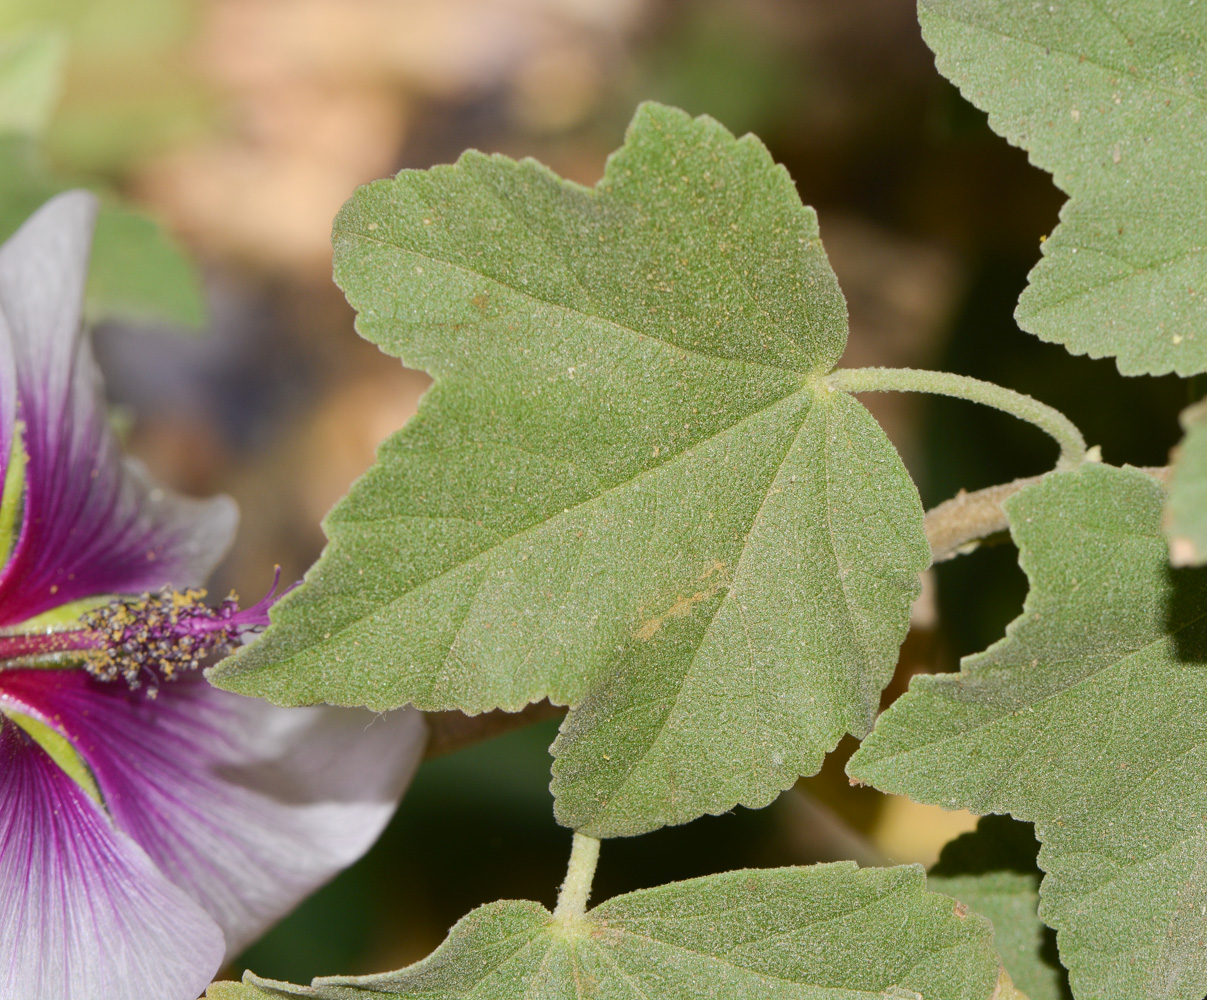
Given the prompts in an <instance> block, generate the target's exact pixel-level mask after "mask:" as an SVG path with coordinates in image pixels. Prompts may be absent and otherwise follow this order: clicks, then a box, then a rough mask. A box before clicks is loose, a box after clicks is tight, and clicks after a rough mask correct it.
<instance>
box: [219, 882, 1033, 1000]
mask: <svg viewBox="0 0 1207 1000" xmlns="http://www.w3.org/2000/svg"><path fill="white" fill-rule="evenodd" d="M247 980H248V984H247V985H244V986H235V985H234V984H224V985H223V986H222V987H221V988H220V991H219V992H215V991H214V990H213V989H212V988H211V992H210V994H209V995H210V997H211V998H215V1000H216V998H222V1000H243V998H260V997H279V996H302V997H319V998H324V1000H355V998H356V997H369V996H373V997H382V998H389V997H392V998H402V997H428V998H430V1000H456V998H469V997H490V998H491V1000H510V998H520V997H524V998H528V1000H543V998H554V997H573V996H580V997H581V996H588V995H589V996H599V997H614V998H624V997H634V998H641V997H649V998H653V997H657V998H659V1000H662V998H665V1000H679V998H683V1000H686V998H689V997H690V998H692V1000H695V998H699V997H727V998H735V1000H736V998H744V997H751V998H753V997H759V998H777V1000H823V998H827V1000H833V998H835V997H837V996H855V995H858V996H861V997H869V998H870V997H883V998H885V1000H890V998H892V1000H918V998H920V997H923V996H925V997H926V998H927V1000H946V998H953V1000H954V998H957V997H958V998H961V1000H973V998H985V1000H989V998H990V997H991V996H992V997H994V998H997V1000H1005V998H1006V997H1009V996H1014V995H1015V994H1014V993H1013V992H1011V991H1010V987H1009V979H1008V977H1005V976H1003V974H1002V972H1001V967H1000V965H999V962H998V959H997V956H996V955H995V954H994V951H993V948H992V946H991V944H990V932H989V926H988V923H987V922H986V921H985V920H983V919H981V918H979V917H977V916H974V915H966V914H964V913H962V912H958V911H957V910H955V909H954V908H953V906H952V901H951V899H949V898H947V897H946V896H939V895H936V894H934V893H930V892H927V891H926V889H925V878H924V876H923V874H922V870H921V869H920V868H916V867H909V868H870V869H864V870H862V871H861V870H860V869H858V868H856V867H855V865H854V864H853V863H852V862H840V863H839V864H833V865H817V866H814V867H811V868H781V869H771V870H767V869H764V870H747V871H735V872H727V873H725V874H723V875H712V876H709V877H707V878H700V879H692V880H690V881H687V882H678V883H675V884H673V885H665V886H660V887H659V888H656V889H645V890H641V891H639V892H633V893H629V894H627V895H623V896H616V897H614V898H613V899H610V900H608V901H607V902H605V903H603V904H601V905H600V906H597V907H596V908H595V909H593V910H590V911H589V912H588V913H587V914H586V916H584V917H578V918H572V919H570V920H559V919H558V918H556V917H554V916H553V915H552V914H551V913H549V911H548V910H546V909H544V908H543V907H541V906H540V905H539V904H537V903H529V902H519V901H513V900H509V901H504V902H498V903H490V904H488V905H486V906H483V907H481V908H479V909H477V910H475V911H474V912H473V913H471V914H469V916H467V917H465V918H464V919H462V920H461V921H460V922H459V923H458V924H457V925H456V926H455V927H454V928H453V929H452V931H450V932H449V936H448V939H447V940H446V941H445V942H444V944H442V945H441V946H440V947H439V948H438V949H437V950H436V951H435V952H434V953H433V954H432V955H430V956H429V957H428V958H426V959H424V960H423V961H422V962H419V963H417V964H415V965H412V966H410V967H409V968H406V969H402V970H400V971H399V972H394V973H387V974H385V975H380V976H360V977H354V978H347V977H332V978H324V979H316V980H315V981H314V984H313V985H312V986H309V987H306V986H291V985H289V984H287V983H274V982H268V981H265V980H259V979H257V978H256V977H254V976H251V975H249V976H248V977H247Z"/></svg>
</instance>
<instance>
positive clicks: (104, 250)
mask: <svg viewBox="0 0 1207 1000" xmlns="http://www.w3.org/2000/svg"><path fill="white" fill-rule="evenodd" d="M77 187H93V185H91V184H83V183H80V182H78V181H75V180H72V179H70V178H66V177H61V176H59V175H57V174H55V173H53V172H52V171H51V170H50V169H49V168H48V167H47V166H46V164H45V163H44V161H43V159H42V157H41V154H40V153H39V151H38V149H37V147H36V145H35V143H34V142H33V141H32V140H31V139H30V138H28V137H26V136H18V135H8V136H0V241H3V240H6V239H8V237H9V236H11V235H12V234H13V233H14V232H16V231H17V229H18V227H20V225H21V224H22V223H23V222H24V221H25V220H26V219H27V218H29V216H30V215H32V214H33V213H34V212H35V211H37V209H38V208H40V207H41V206H42V205H43V204H44V203H45V202H46V201H47V200H48V199H50V198H52V197H53V196H54V195H56V194H58V193H59V192H60V191H66V190H68V189H70V188H77ZM85 306H86V311H87V314H88V318H89V319H90V320H92V321H97V320H102V319H126V320H144V321H147V320H149V321H164V322H167V323H172V324H175V325H177V326H183V327H190V328H195V327H199V326H200V325H201V324H202V322H203V321H204V318H205V306H204V302H203V300H202V297H201V288H200V284H199V282H198V279H197V274H196V272H195V270H194V268H193V265H192V263H191V262H190V261H189V259H188V257H186V256H185V255H184V253H182V252H181V250H180V249H179V248H178V247H177V246H176V244H175V243H174V242H173V241H172V240H171V239H170V238H169V237H168V235H167V234H166V233H165V232H164V231H163V229H162V228H161V227H160V226H159V225H158V224H156V223H155V222H153V221H152V220H150V219H148V218H146V217H145V216H143V215H140V214H138V213H137V212H134V211H131V210H130V209H128V208H125V207H123V206H122V205H120V204H118V203H117V202H116V201H115V200H114V199H113V198H112V197H106V196H104V195H103V194H102V204H101V211H100V215H99V216H98V218H97V224H96V236H95V239H94V240H93V247H92V260H91V265H90V270H89V273H88V287H87V289H86V293H85Z"/></svg>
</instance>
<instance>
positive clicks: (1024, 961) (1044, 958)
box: [926, 816, 1069, 1000]
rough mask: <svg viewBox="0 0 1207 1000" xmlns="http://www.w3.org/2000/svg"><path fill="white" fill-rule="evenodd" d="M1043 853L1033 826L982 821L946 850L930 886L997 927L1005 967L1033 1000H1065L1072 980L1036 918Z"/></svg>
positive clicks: (997, 819) (997, 942) (928, 878)
mask: <svg viewBox="0 0 1207 1000" xmlns="http://www.w3.org/2000/svg"><path fill="white" fill-rule="evenodd" d="M1038 851H1039V844H1038V843H1036V840H1035V835H1034V833H1033V832H1032V829H1031V827H1030V825H1029V824H1027V823H1019V822H1017V821H1016V820H1012V819H1010V817H1008V816H983V817H982V818H981V821H980V822H979V823H978V824H977V828H976V830H975V831H974V832H973V833H965V834H963V835H961V836H959V837H957V838H956V839H955V840H953V841H952V842H951V843H949V844H948V845H947V846H946V847H944V848H943V853H942V854H941V855H940V856H939V861H938V863H937V864H936V865H935V866H934V868H932V869H931V870H930V872H929V873H928V874H927V876H926V885H927V887H928V888H929V889H931V890H932V891H934V892H941V893H943V894H944V895H947V896H954V897H955V898H956V899H958V900H959V901H960V902H961V903H963V904H964V905H965V906H967V907H969V908H970V909H972V910H975V911H976V912H977V913H979V914H980V915H981V916H983V917H988V918H989V919H990V921H992V923H993V932H994V935H993V943H994V947H995V948H996V949H997V953H998V954H999V955H1000V956H1001V959H1002V965H1004V966H1005V968H1006V971H1007V972H1008V973H1010V978H1011V979H1012V980H1013V981H1014V985H1015V986H1016V987H1017V988H1018V989H1020V990H1022V992H1023V993H1025V994H1026V995H1027V997H1028V998H1029V1000H1064V998H1065V997H1067V996H1068V995H1069V994H1068V991H1067V988H1066V986H1065V983H1066V978H1067V977H1066V975H1065V971H1064V969H1063V968H1061V966H1060V962H1059V960H1058V959H1057V957H1056V949H1055V946H1054V942H1053V947H1052V948H1051V949H1050V950H1049V947H1048V944H1049V942H1048V938H1047V934H1048V933H1050V932H1049V931H1048V930H1047V928H1046V927H1044V925H1043V922H1042V921H1041V920H1040V919H1039V914H1038V912H1037V909H1038V907H1039V880H1040V878H1041V876H1042V874H1043V873H1042V872H1041V871H1040V870H1039V868H1038V867H1037V866H1036V864H1035V855H1036V853H1037V852H1038Z"/></svg>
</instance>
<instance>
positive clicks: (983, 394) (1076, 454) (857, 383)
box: [826, 368, 1086, 469]
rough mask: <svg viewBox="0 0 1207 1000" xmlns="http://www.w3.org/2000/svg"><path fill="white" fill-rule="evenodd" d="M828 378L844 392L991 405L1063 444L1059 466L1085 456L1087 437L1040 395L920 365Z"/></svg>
mask: <svg viewBox="0 0 1207 1000" xmlns="http://www.w3.org/2000/svg"><path fill="white" fill-rule="evenodd" d="M826 381H827V382H828V383H829V384H830V385H831V386H833V387H834V388H835V389H841V390H843V391H844V392H929V393H934V394H936V395H939V396H955V397H956V398H958V399H967V400H970V401H971V402H974V403H981V404H982V405H984V406H992V407H993V408H994V409H995V410H1002V411H1003V412H1005V413H1009V414H1010V415H1011V416H1015V417H1018V418H1019V419H1020V420H1025V421H1027V423H1029V424H1034V425H1035V426H1036V427H1038V428H1039V429H1040V430H1041V431H1043V432H1044V433H1045V434H1048V435H1049V436H1050V437H1052V438H1054V439H1055V440H1056V443H1057V444H1059V445H1060V460H1059V462H1058V463H1057V465H1056V467H1057V468H1058V469H1071V468H1075V467H1076V466H1078V465H1080V464H1081V462H1082V461H1083V460H1084V459H1085V453H1086V445H1085V438H1084V437H1082V436H1081V431H1079V430H1078V429H1077V427H1076V426H1075V425H1074V424H1073V422H1072V421H1071V420H1069V418H1068V417H1066V416H1065V415H1064V414H1063V413H1061V412H1060V411H1059V410H1056V409H1053V408H1052V407H1051V406H1048V405H1047V404H1046V403H1041V402H1040V401H1039V400H1038V399H1032V398H1031V397H1030V396H1024V395H1023V394H1022V393H1021V392H1015V391H1014V390H1013V389H1005V388H1003V387H1002V386H1000V385H994V384H993V383H992V382H982V381H981V380H980V379H979V378H969V377H968V376H967V375H953V374H951V373H950V372H928V371H921V370H919V369H917V368H839V369H837V370H836V371H833V372H831V373H830V374H829V375H828V376H827V377H826Z"/></svg>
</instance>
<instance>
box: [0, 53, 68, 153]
mask: <svg viewBox="0 0 1207 1000" xmlns="http://www.w3.org/2000/svg"><path fill="white" fill-rule="evenodd" d="M66 56H67V45H66V40H65V39H64V38H63V36H62V35H60V34H57V33H55V32H50V31H47V32H30V33H27V34H23V35H16V36H11V37H7V38H5V37H0V136H3V135H7V134H9V133H14V132H15V133H18V134H22V135H31V136H38V135H41V134H42V133H43V132H44V131H45V129H46V125H47V123H48V122H49V121H50V115H51V112H52V111H54V106H55V103H56V101H58V98H59V92H60V90H61V89H62V84H63V67H64V63H65V60H66Z"/></svg>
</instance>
